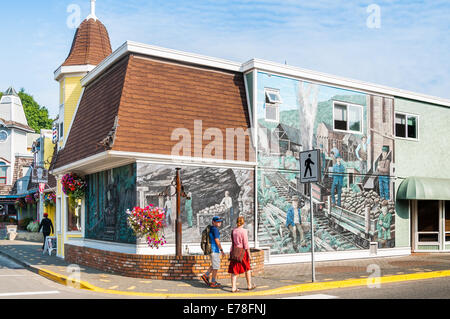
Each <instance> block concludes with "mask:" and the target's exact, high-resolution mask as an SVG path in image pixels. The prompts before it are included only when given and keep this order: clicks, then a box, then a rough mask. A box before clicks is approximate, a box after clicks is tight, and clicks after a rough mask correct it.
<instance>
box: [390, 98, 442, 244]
mask: <svg viewBox="0 0 450 319" xmlns="http://www.w3.org/2000/svg"><path fill="white" fill-rule="evenodd" d="M395 111H396V112H403V113H408V114H413V115H417V116H418V118H419V121H418V123H419V129H418V130H419V134H418V136H419V138H418V140H406V139H400V138H396V140H395V167H396V169H395V175H396V177H397V179H396V182H395V186H396V190H397V189H398V187H399V185H400V184H401V182H402V181H403V180H404V178H406V177H409V176H424V177H434V178H449V179H450V108H448V107H443V106H438V105H432V104H427V103H421V102H416V101H411V100H406V99H398V98H397V99H395ZM409 206H410V203H409V201H406V200H398V199H397V203H396V213H397V216H396V219H395V229H396V242H395V245H396V247H408V246H410V245H411V233H410V232H411V230H410V209H409Z"/></svg>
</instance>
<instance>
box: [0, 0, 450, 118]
mask: <svg viewBox="0 0 450 319" xmlns="http://www.w3.org/2000/svg"><path fill="white" fill-rule="evenodd" d="M1 8H2V19H0V41H1V44H0V91H6V89H7V88H8V87H9V86H11V85H12V86H14V87H15V88H16V90H20V89H21V88H24V89H25V90H26V91H27V92H28V93H30V94H31V95H33V96H34V98H35V99H36V101H37V102H38V103H39V104H41V105H43V106H45V107H47V108H48V109H49V112H50V115H51V116H52V117H55V116H56V115H57V113H58V84H57V82H56V81H55V80H54V76H53V72H54V71H55V70H56V69H57V68H58V67H59V66H60V65H61V64H62V63H63V62H64V60H65V58H66V57H67V55H68V53H69V50H70V46H71V43H72V40H73V36H74V33H75V30H76V26H77V25H78V24H79V23H81V21H82V20H83V19H84V18H86V17H87V16H88V15H89V13H90V1H89V0H67V1H66V0H40V1H35V0H33V1H31V0H16V1H7V0H1ZM74 8H75V10H74ZM78 13H79V15H78ZM96 15H97V17H98V18H99V19H100V20H101V21H102V23H103V24H104V25H105V26H106V28H107V30H108V32H109V36H110V38H111V45H112V48H113V50H115V49H117V48H118V47H119V46H120V45H121V44H123V43H124V42H125V41H127V40H132V41H137V42H142V43H146V44H151V45H156V46H162V47H166V48H171V49H176V50H180V51H187V52H193V53H198V54H202V55H207V56H212V57H217V58H223V59H227V60H232V61H236V62H245V61H248V60H250V59H252V58H260V59H264V60H269V61H274V62H278V63H287V64H288V65H291V66H296V67H300V68H304V69H309V70H314V71H319V72H323V73H328V74H332V75H336V76H340V77H346V78H350V79H355V80H360V81H365V82H371V83H375V84H380V85H386V86H390V87H393V88H399V89H404V90H408V91H413V92H417V93H423V94H427V95H432V96H437V97H441V98H446V99H450V37H449V34H450V18H449V17H450V1H448V0H432V1H431V0H430V1H418V0H384V1H381V0H380V1H378V0H370V1H362V0H357V1H349V0H346V1H344V0H310V1H304V0H285V1H281V0H280V1H276V0H260V1H256V0H254V1H253V0H242V1H234V0H230V1H225V0H196V1H179V0H176V1H175V0H166V1H156V0H147V1H144V0H127V1H124V0H97V3H96ZM78 16H79V17H80V18H81V19H77V17H78Z"/></svg>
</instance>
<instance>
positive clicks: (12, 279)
mask: <svg viewBox="0 0 450 319" xmlns="http://www.w3.org/2000/svg"><path fill="white" fill-rule="evenodd" d="M98 298H118V297H117V296H113V295H106V294H99V293H95V292H90V291H87V290H81V289H76V288H73V287H67V286H63V285H61V284H58V283H56V282H53V281H51V280H48V279H46V278H44V277H42V276H39V275H37V274H35V273H33V272H31V271H29V270H27V269H25V268H24V267H22V266H21V265H19V264H17V263H15V262H14V261H12V260H11V259H9V258H6V257H5V256H3V255H0V299H47V300H48V299H98Z"/></svg>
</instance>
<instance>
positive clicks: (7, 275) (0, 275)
mask: <svg viewBox="0 0 450 319" xmlns="http://www.w3.org/2000/svg"><path fill="white" fill-rule="evenodd" d="M0 277H25V275H0Z"/></svg>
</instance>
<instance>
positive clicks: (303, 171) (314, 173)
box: [300, 150, 321, 282]
mask: <svg viewBox="0 0 450 319" xmlns="http://www.w3.org/2000/svg"><path fill="white" fill-rule="evenodd" d="M320 171H321V169H320V152H319V150H309V151H305V152H301V153H300V182H301V183H304V184H305V187H306V184H309V185H308V186H309V213H310V225H311V269H312V271H311V272H312V282H315V281H316V269H315V265H314V262H315V260H314V244H315V240H314V206H313V196H312V192H313V187H312V183H316V182H319V180H320V177H319V176H320ZM308 173H309V176H307V175H308Z"/></svg>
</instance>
